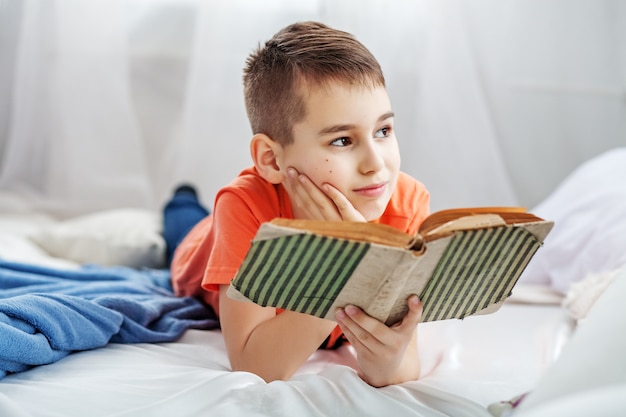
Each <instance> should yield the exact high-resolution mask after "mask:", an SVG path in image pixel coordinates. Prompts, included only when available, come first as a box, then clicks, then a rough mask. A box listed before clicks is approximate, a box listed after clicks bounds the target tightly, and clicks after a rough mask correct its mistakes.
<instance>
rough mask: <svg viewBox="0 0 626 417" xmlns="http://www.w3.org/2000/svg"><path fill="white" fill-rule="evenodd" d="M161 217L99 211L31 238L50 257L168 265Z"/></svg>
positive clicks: (138, 265) (138, 212) (143, 212)
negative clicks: (166, 263)
mask: <svg viewBox="0 0 626 417" xmlns="http://www.w3.org/2000/svg"><path fill="white" fill-rule="evenodd" d="M161 229H162V227H161V216H160V215H159V214H157V213H155V212H152V211H149V210H143V209H117V210H107V211H102V212H97V213H93V214H89V215H85V216H81V217H76V218H73V219H70V220H66V221H61V222H58V223H55V224H52V225H49V226H45V227H43V228H42V229H41V230H40V231H38V232H36V233H34V234H33V235H32V236H31V237H30V238H31V240H33V241H34V242H35V243H37V244H38V245H39V246H40V247H41V248H43V249H44V250H45V251H46V252H48V253H49V254H50V255H52V256H55V257H58V258H63V259H67V260H71V261H74V262H78V263H82V264H85V263H93V264H100V265H106V266H111V265H122V266H129V267H133V268H141V267H148V268H161V267H164V266H165V240H164V239H163V236H162V235H161Z"/></svg>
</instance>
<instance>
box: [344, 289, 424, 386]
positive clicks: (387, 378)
mask: <svg viewBox="0 0 626 417" xmlns="http://www.w3.org/2000/svg"><path fill="white" fill-rule="evenodd" d="M407 304H408V306H409V312H408V313H407V314H406V316H404V318H403V319H402V321H400V322H398V323H396V324H394V325H392V326H391V327H387V326H385V325H384V324H383V323H381V322H380V321H378V320H376V319H374V318H372V317H370V316H368V315H367V314H365V313H364V312H363V311H362V310H361V309H359V308H357V307H355V306H346V307H345V308H343V309H338V310H337V312H336V313H335V318H336V319H337V323H338V324H339V326H340V327H341V330H342V331H343V333H344V334H345V336H346V337H347V338H348V341H349V342H350V343H351V344H352V346H353V347H354V349H355V351H356V354H357V361H358V363H359V367H360V370H361V378H363V379H364V380H365V381H366V382H367V383H369V384H370V385H373V386H375V387H381V386H385V385H390V384H396V383H402V382H405V381H409V380H415V379H417V378H419V372H420V364H419V357H418V352H417V325H418V323H419V322H420V320H421V317H422V304H421V302H420V300H419V298H418V297H417V296H416V295H413V296H411V297H409V300H408V301H407Z"/></svg>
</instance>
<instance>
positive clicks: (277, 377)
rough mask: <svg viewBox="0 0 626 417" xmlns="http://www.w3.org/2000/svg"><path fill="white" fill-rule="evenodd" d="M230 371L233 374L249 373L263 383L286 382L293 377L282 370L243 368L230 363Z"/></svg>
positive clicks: (254, 367)
mask: <svg viewBox="0 0 626 417" xmlns="http://www.w3.org/2000/svg"><path fill="white" fill-rule="evenodd" d="M231 369H232V371H233V372H250V373H253V374H255V375H256V376H258V377H260V378H262V379H263V380H264V381H265V382H267V383H269V382H273V381H287V380H288V379H290V378H291V377H292V376H293V373H290V372H286V371H285V370H283V369H262V368H259V367H256V366H245V365H243V364H233V363H232V361H231Z"/></svg>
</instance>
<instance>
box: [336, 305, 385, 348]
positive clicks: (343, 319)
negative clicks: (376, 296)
mask: <svg viewBox="0 0 626 417" xmlns="http://www.w3.org/2000/svg"><path fill="white" fill-rule="evenodd" d="M335 318H336V320H337V323H338V324H339V327H340V328H341V331H342V332H343V334H344V335H345V336H346V338H347V339H348V341H350V343H351V344H352V345H353V346H355V347H356V348H357V350H360V348H359V346H362V347H363V348H365V349H367V350H369V351H375V350H376V349H377V348H378V346H380V345H382V342H381V341H380V340H379V339H378V338H377V337H376V335H377V334H380V332H381V330H382V331H384V330H388V329H382V328H383V327H386V326H385V325H384V324H382V323H381V322H379V321H378V320H376V319H373V318H372V317H369V316H368V315H367V314H365V313H364V312H363V311H362V310H361V309H359V308H357V307H355V306H352V305H349V306H346V307H345V308H340V309H337V311H336V312H335ZM381 326H382V327H381Z"/></svg>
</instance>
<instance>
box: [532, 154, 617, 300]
mask: <svg viewBox="0 0 626 417" xmlns="http://www.w3.org/2000/svg"><path fill="white" fill-rule="evenodd" d="M532 212H533V213H535V214H537V215H538V216H540V217H543V218H545V219H550V220H554V222H555V224H554V228H553V229H552V232H551V233H550V234H549V235H548V237H547V238H546V240H545V242H544V245H543V247H542V248H540V249H539V250H538V251H537V253H536V254H535V256H534V258H533V259H532V260H531V262H530V264H529V265H528V268H527V269H526V270H525V271H524V273H523V274H522V276H521V277H520V283H531V284H546V285H550V286H551V287H552V288H553V289H555V290H557V291H559V292H561V293H563V294H566V293H567V292H568V290H569V288H570V286H571V284H573V283H575V282H578V281H581V280H583V279H584V278H586V277H587V276H589V275H597V274H602V273H606V272H609V271H613V270H615V269H617V268H619V267H620V266H622V265H624V264H626V148H616V149H613V150H611V151H608V152H605V153H603V154H601V155H599V156H597V157H595V158H593V159H591V160H589V161H587V162H585V163H584V164H582V165H581V166H580V167H578V168H577V169H576V170H575V171H574V172H572V174H570V175H569V176H568V177H567V178H566V179H565V180H564V181H563V182H562V183H561V184H560V185H559V187H558V188H557V189H556V190H555V191H554V192H553V193H552V194H551V195H550V196H549V197H548V198H547V199H546V200H544V201H543V202H542V203H541V204H540V205H539V206H537V207H536V208H535V209H533V210H532Z"/></svg>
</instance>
